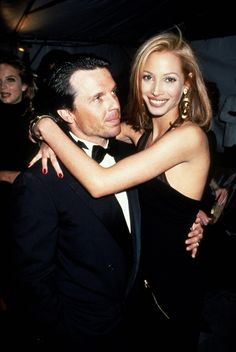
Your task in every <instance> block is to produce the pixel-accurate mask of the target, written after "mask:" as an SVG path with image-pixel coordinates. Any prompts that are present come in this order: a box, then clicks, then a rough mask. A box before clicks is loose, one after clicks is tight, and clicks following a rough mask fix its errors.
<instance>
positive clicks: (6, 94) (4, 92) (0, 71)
mask: <svg viewBox="0 0 236 352" xmlns="http://www.w3.org/2000/svg"><path fill="white" fill-rule="evenodd" d="M27 88H28V86H27V84H24V83H22V81H21V78H20V76H19V72H18V70H17V69H15V68H14V67H13V66H11V65H8V64H0V100H1V101H2V102H3V103H5V104H17V103H19V102H20V101H21V100H22V93H23V92H24V91H25V90H26V89H27Z"/></svg>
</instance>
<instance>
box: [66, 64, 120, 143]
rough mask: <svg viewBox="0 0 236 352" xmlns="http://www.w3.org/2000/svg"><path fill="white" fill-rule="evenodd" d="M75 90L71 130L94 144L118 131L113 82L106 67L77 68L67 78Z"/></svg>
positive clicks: (118, 110)
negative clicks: (69, 77) (84, 69)
mask: <svg viewBox="0 0 236 352" xmlns="http://www.w3.org/2000/svg"><path fill="white" fill-rule="evenodd" d="M70 83H71V85H72V87H73V88H74V91H75V92H76V96H75V100H74V106H75V109H74V110H73V112H72V114H73V117H74V122H73V123H72V124H71V125H70V127H71V131H72V132H73V133H74V134H76V135H77V136H78V137H80V138H83V139H86V140H89V141H91V142H93V143H96V144H102V142H103V141H104V139H107V138H110V137H115V136H117V135H118V134H119V133H120V129H121V127H120V104H119V100H118V98H117V95H116V84H115V82H114V80H113V78H112V76H111V74H110V72H109V71H108V70H107V69H106V68H97V69H95V70H89V71H83V70H78V71H77V72H75V73H74V74H73V75H72V76H71V79H70Z"/></svg>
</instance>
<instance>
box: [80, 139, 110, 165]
mask: <svg viewBox="0 0 236 352" xmlns="http://www.w3.org/2000/svg"><path fill="white" fill-rule="evenodd" d="M76 144H78V146H79V147H80V148H83V149H88V147H87V146H86V144H85V143H84V142H82V141H80V140H78V141H77V142H76ZM106 154H110V155H111V156H113V155H114V153H113V151H112V148H111V143H110V142H109V144H108V147H107V148H103V147H102V146H100V145H94V146H93V149H92V158H93V159H94V160H96V161H97V162H98V163H101V162H102V160H103V159H104V157H105V155H106Z"/></svg>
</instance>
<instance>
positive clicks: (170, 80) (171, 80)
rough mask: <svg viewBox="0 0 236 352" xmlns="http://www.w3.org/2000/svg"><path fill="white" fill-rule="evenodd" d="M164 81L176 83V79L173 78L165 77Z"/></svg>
mask: <svg viewBox="0 0 236 352" xmlns="http://www.w3.org/2000/svg"><path fill="white" fill-rule="evenodd" d="M165 81H167V82H176V78H175V77H166V78H165Z"/></svg>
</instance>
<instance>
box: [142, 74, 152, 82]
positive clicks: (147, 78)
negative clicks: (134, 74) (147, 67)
mask: <svg viewBox="0 0 236 352" xmlns="http://www.w3.org/2000/svg"><path fill="white" fill-rule="evenodd" d="M143 79H144V81H150V80H151V79H152V76H151V75H143Z"/></svg>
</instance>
